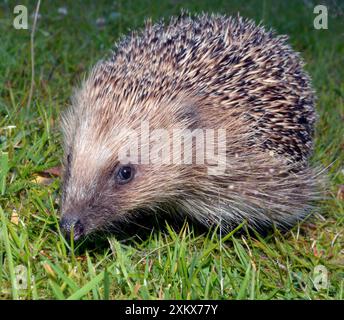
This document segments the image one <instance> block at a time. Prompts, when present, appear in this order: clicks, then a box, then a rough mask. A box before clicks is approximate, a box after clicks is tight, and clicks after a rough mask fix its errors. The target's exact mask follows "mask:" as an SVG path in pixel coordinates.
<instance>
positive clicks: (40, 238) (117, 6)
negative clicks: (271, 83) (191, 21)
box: [0, 0, 344, 299]
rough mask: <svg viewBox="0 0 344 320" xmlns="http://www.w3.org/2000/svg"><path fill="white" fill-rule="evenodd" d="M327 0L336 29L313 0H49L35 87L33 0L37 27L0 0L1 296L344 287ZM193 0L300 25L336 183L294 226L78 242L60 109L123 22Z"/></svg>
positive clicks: (342, 12) (341, 35) (322, 151)
mask: <svg viewBox="0 0 344 320" xmlns="http://www.w3.org/2000/svg"><path fill="white" fill-rule="evenodd" d="M325 2H326V1H325ZM327 2H328V10H329V17H328V29H327V30H316V29H315V28H314V26H313V20H314V18H315V14H314V13H313V8H314V6H315V1H311V0H307V1H296V0H295V1H272V0H271V1H253V0H250V1H248V0H246V1H234V0H212V1H204V0H194V1H178V0H169V1H167V0H159V1H147V0H140V1H139V0H135V1H130V0H128V1H124V0H118V1H106V0H102V1H90V0H87V1H66V0H65V1H47V0H45V1H42V4H41V7H40V10H39V13H40V16H39V19H38V22H37V29H36V33H35V38H34V52H35V57H34V66H35V76H34V81H35V86H34V90H33V95H32V99H31V100H29V92H30V86H31V76H32V74H31V72H32V65H31V53H30V29H31V28H32V25H33V19H32V15H33V13H34V10H35V6H36V1H33V0H31V1H24V0H22V1H20V4H24V5H27V7H28V11H29V21H28V22H29V30H16V29H15V28H14V27H13V24H12V22H13V18H14V16H15V15H14V14H13V8H14V6H15V5H16V4H18V3H17V1H11V0H10V1H2V2H1V3H0V40H1V42H0V299H13V298H15V299H67V298H70V299H343V298H344V232H343V231H344V200H343V199H344V195H343V194H344V191H343V193H340V192H339V191H338V190H340V186H341V185H344V139H343V137H344V125H343V123H344V81H343V80H344V61H343V57H344V41H343V40H344V5H343V4H340V1H337V4H336V1H327ZM182 7H183V8H187V9H189V10H190V11H191V12H201V11H207V12H220V13H225V14H228V15H231V14H236V13H237V12H238V11H239V12H240V14H241V15H243V16H247V17H250V18H252V19H254V20H255V21H256V22H259V21H262V22H263V24H264V25H266V26H268V27H272V28H274V29H275V30H276V31H277V32H278V33H280V34H288V35H289V36H290V43H291V44H292V46H293V48H294V49H295V50H297V51H300V52H301V54H302V57H303V58H304V60H305V61H306V63H307V64H306V69H307V70H308V72H309V73H310V75H311V77H312V79H313V85H314V88H315V90H316V92H317V96H318V100H317V110H318V113H319V121H318V124H317V130H316V150H315V154H314V157H313V159H312V161H313V163H314V164H317V165H321V166H323V167H328V172H327V175H328V177H329V188H328V189H329V190H328V192H327V194H326V196H325V197H324V200H323V201H320V202H319V203H318V204H317V205H316V209H315V210H314V212H313V215H312V217H310V218H308V219H306V221H304V222H303V223H300V224H299V225H296V226H295V227H294V228H293V229H291V230H290V231H288V232H287V233H283V234H282V233H281V232H279V231H278V230H275V231H271V232H270V233H268V234H267V235H265V236H259V235H255V234H252V233H248V232H247V231H246V225H245V223H243V224H241V225H240V226H239V227H238V228H237V229H235V230H233V231H232V232H231V233H230V234H228V235H222V238H220V237H219V235H218V233H217V232H214V231H211V232H208V233H200V232H197V230H195V229H194V228H193V227H192V226H190V225H188V224H184V226H183V227H181V228H180V229H179V230H174V229H173V228H171V227H168V226H167V227H166V228H165V231H164V232H162V231H160V230H158V229H155V230H154V232H152V233H151V234H150V235H149V236H148V237H145V238H142V239H141V238H139V237H133V238H132V239H129V240H123V239H119V238H117V239H116V238H115V237H109V238H108V239H105V240H103V241H99V243H98V242H96V244H92V243H91V244H89V245H86V244H79V243H77V244H74V243H70V242H69V241H66V240H65V239H64V238H63V236H62V235H61V233H60V231H59V227H58V221H59V218H58V216H59V195H60V179H59V178H58V177H47V176H46V174H45V175H44V174H43V173H42V172H45V171H46V170H48V169H49V168H54V167H57V166H59V165H60V161H61V156H62V147H61V134H60V131H59V122H60V120H59V116H60V114H61V112H62V111H63V110H64V109H65V108H66V107H67V106H68V104H69V103H70V100H69V98H70V95H71V93H72V90H73V87H74V86H76V85H78V84H80V82H81V81H82V79H83V78H84V76H85V74H86V73H87V71H88V70H89V69H90V67H91V66H92V65H93V64H94V63H95V62H96V61H97V60H98V59H99V58H101V57H103V56H104V55H105V54H108V53H109V50H110V49H111V48H112V46H113V44H114V43H115V41H116V40H117V39H118V38H119V37H120V36H121V35H122V34H125V33H128V32H129V30H131V29H135V28H138V27H142V26H143V23H144V19H145V18H146V17H152V18H153V20H154V21H156V20H157V19H159V18H161V17H165V18H167V17H169V16H171V15H174V14H178V12H179V11H180V9H181V8H182ZM61 8H63V9H61ZM97 241H98V240H97ZM319 270H322V271H323V273H322V275H323V278H322V280H323V281H322V282H321V283H320V282H319V279H320V278H319V277H321V274H320V275H319ZM326 278H327V279H326Z"/></svg>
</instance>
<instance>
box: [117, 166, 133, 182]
mask: <svg viewBox="0 0 344 320" xmlns="http://www.w3.org/2000/svg"><path fill="white" fill-rule="evenodd" d="M134 175H135V169H134V168H133V167H132V166H130V165H126V166H122V167H119V168H118V170H117V174H116V180H117V182H118V183H119V184H125V183H128V182H129V181H131V180H132V179H133V178H134Z"/></svg>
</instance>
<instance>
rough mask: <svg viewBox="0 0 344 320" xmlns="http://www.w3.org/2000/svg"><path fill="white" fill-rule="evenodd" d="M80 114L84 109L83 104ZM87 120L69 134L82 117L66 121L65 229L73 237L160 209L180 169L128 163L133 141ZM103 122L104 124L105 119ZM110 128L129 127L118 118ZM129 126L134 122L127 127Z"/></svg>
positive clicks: (172, 191) (168, 198) (96, 117)
mask: <svg viewBox="0 0 344 320" xmlns="http://www.w3.org/2000/svg"><path fill="white" fill-rule="evenodd" d="M76 109H77V110H79V111H80V110H81V108H80V107H79V106H78V107H77V108H76ZM81 113H82V114H83V115H84V116H85V117H87V116H88V117H89V119H90V120H89V121H88V122H87V126H86V125H85V122H86V121H83V122H82V125H78V126H76V127H74V128H73V130H71V131H68V130H66V128H69V126H70V123H71V122H72V123H77V120H76V118H78V117H81V116H80V114H79V113H78V115H76V114H72V113H68V114H67V115H66V117H65V121H68V124H65V126H64V128H65V130H64V131H65V132H64V133H65V161H64V175H63V189H62V203H61V207H62V208H61V209H62V218H61V228H62V229H63V230H64V231H65V232H66V233H67V235H70V233H71V231H72V229H74V239H75V240H76V239H78V238H80V237H81V236H83V235H88V234H90V233H93V232H94V231H100V230H106V229H108V228H110V227H112V226H113V225H114V224H116V222H119V221H128V220H130V218H131V217H134V215H135V214H137V213H138V212H141V211H142V210H144V211H147V210H152V209H153V210H155V209H156V208H157V207H159V206H161V205H163V204H164V203H166V202H167V201H171V199H173V197H174V195H175V193H176V190H179V189H178V186H176V185H175V184H176V182H177V181H179V180H180V179H179V175H180V174H181V172H183V171H181V170H175V168H171V166H172V165H167V164H166V165H162V164H161V165H158V164H154V165H153V164H150V163H140V162H136V161H134V162H131V161H123V159H120V156H119V155H120V154H121V150H126V149H127V148H128V145H129V144H130V141H128V139H127V137H125V136H126V134H123V135H121V133H119V131H120V130H117V131H116V130H115V131H113V132H112V133H110V131H108V130H107V131H106V132H105V131H104V132H103V133H100V132H99V131H97V130H99V128H100V126H99V121H100V120H99V119H100V117H101V116H102V115H97V114H96V113H95V110H92V115H85V113H87V111H85V109H84V110H83V111H82V112H81ZM102 121H103V120H102ZM111 122H112V123H111V128H117V129H118V128H120V127H123V126H125V125H124V124H123V123H124V122H123V120H120V119H119V118H118V117H117V118H115V117H114V118H113V119H111ZM127 125H129V124H127Z"/></svg>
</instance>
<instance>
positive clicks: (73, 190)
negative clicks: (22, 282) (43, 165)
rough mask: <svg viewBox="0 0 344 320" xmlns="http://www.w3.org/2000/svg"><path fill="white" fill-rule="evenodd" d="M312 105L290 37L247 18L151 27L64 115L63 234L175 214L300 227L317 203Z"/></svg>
mask: <svg viewBox="0 0 344 320" xmlns="http://www.w3.org/2000/svg"><path fill="white" fill-rule="evenodd" d="M314 104H315V96H314V92H313V89H312V87H311V84H310V78H309V76H308V75H307V73H306V72H305V71H304V70H303V62H302V59H301V58H300V56H299V54H298V53H296V52H294V51H293V50H292V48H291V47H290V45H289V44H288V43H287V37H285V36H278V35H276V34H275V33H274V32H273V31H271V30H265V29H264V28H263V27H261V26H257V25H255V24H254V22H252V21H250V20H247V19H244V18H241V17H236V18H233V17H226V16H222V15H207V14H202V15H197V16H194V17H191V16H189V15H188V14H186V13H183V14H181V15H180V16H179V17H174V18H171V20H170V21H169V22H168V23H164V22H159V23H156V24H152V23H151V22H149V21H148V22H147V23H146V26H145V28H144V29H143V30H142V31H140V32H134V33H132V34H131V35H130V36H127V37H125V38H123V39H122V40H121V41H119V42H118V43H117V45H116V48H115V50H114V52H113V54H112V56H111V57H109V58H107V59H104V60H102V61H100V62H99V63H97V64H96V66H95V67H94V68H93V70H92V72H91V73H90V75H89V77H88V78H87V79H86V81H84V83H83V84H82V86H81V88H79V89H78V90H77V91H76V93H75V95H74V97H73V100H72V105H71V107H70V108H68V110H67V111H66V112H65V113H64V116H63V122H62V127H63V133H64V149H65V157H64V174H63V190H62V199H61V208H62V219H61V227H62V229H63V230H64V231H65V232H66V233H67V234H70V232H71V230H72V229H73V234H74V238H75V240H77V239H79V238H80V237H82V236H85V235H89V234H91V233H93V232H95V231H99V230H106V229H107V228H109V227H111V226H113V225H114V224H116V223H117V222H119V221H121V222H123V221H127V222H128V223H130V221H131V220H132V219H135V216H137V215H139V214H141V213H143V212H144V213H145V214H147V212H148V213H149V212H150V213H154V214H157V213H158V212H159V211H169V210H170V208H173V212H174V213H175V212H178V213H179V214H181V215H188V216H190V217H192V218H193V219H195V220H197V221H198V222H199V223H201V224H203V225H205V226H213V225H218V224H220V225H221V228H223V230H225V231H227V230H230V229H231V228H233V226H235V225H237V224H238V223H241V222H242V221H243V220H244V219H245V220H247V222H248V224H249V226H252V227H255V228H265V227H268V226H271V225H272V224H274V225H277V226H280V227H285V226H292V225H293V224H294V223H295V222H297V221H298V220H299V219H302V218H303V217H304V216H305V215H306V214H309V213H310V211H311V210H312V202H313V201H314V200H315V199H317V198H318V197H319V188H318V185H319V181H318V180H319V179H318V178H317V169H314V168H312V167H311V166H310V165H309V158H310V156H311V154H312V149H313V134H314V125H315V121H316V113H315V109H314ZM143 123H145V125H146V126H147V127H149V130H143V129H142V127H143ZM176 130H177V132H179V135H177V134H175V132H176ZM178 130H179V131H178ZM207 130H208V131H207ZM211 130H213V131H211ZM128 132H130V133H131V134H130V135H128ZM207 132H208V133H209V134H207ZM153 133H154V134H153ZM157 133H159V135H160V136H159V137H158V138H157ZM187 133H188V135H186V134H187ZM220 133H221V134H220ZM152 134H153V135H154V138H152ZM128 136H130V137H129V138H128ZM175 136H177V138H180V139H179V142H180V141H183V142H182V143H181V144H180V145H179V146H178V148H176V145H177V143H176V139H173V138H172V139H170V137H175ZM177 140H178V139H177ZM196 140H197V141H196ZM187 146H189V147H191V149H192V150H191V152H189V151H188V150H187V148H186V147H187ZM183 147H184V148H183ZM123 150H124V152H123ZM125 150H127V151H128V150H129V151H128V152H127V151H125ZM176 150H177V151H178V150H179V151H180V154H178V152H177V151H176ZM123 154H124V156H123ZM199 155H200V156H199ZM214 159H215V160H216V161H215V160H214ZM219 168H221V170H213V172H212V171H211V170H210V171H209V169H219ZM171 214H173V213H171Z"/></svg>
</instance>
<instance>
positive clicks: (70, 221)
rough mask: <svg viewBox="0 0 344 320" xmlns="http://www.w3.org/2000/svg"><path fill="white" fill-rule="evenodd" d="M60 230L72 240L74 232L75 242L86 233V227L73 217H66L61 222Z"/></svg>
mask: <svg viewBox="0 0 344 320" xmlns="http://www.w3.org/2000/svg"><path fill="white" fill-rule="evenodd" d="M60 228H61V229H62V231H63V232H64V233H65V236H66V238H67V239H68V238H70V235H71V233H72V230H73V235H74V241H76V240H78V239H79V238H80V237H81V236H82V235H83V233H84V226H83V225H82V223H81V221H80V219H78V218H76V217H73V216H64V217H62V219H61V222H60Z"/></svg>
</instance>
